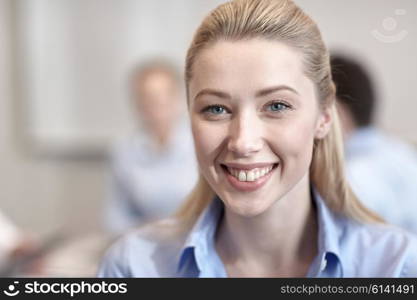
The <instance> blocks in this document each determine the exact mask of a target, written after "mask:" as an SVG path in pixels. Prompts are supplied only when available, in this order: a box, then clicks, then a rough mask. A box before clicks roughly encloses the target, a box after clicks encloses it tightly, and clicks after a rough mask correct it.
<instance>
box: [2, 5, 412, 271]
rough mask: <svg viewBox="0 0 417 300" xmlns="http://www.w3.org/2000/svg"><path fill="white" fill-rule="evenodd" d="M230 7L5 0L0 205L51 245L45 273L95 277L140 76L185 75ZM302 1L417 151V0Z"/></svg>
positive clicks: (380, 112) (380, 122) (389, 126)
mask: <svg viewBox="0 0 417 300" xmlns="http://www.w3.org/2000/svg"><path fill="white" fill-rule="evenodd" d="M223 2H225V1H217V0H175V1H170V0H154V1H144V0H0V170H1V172H0V187H1V188H0V209H1V211H2V213H3V214H4V215H5V216H7V218H8V219H9V222H10V223H12V224H14V225H15V226H16V228H19V229H20V230H21V231H24V232H27V233H28V234H29V235H30V236H31V237H30V239H31V240H34V241H36V242H33V243H34V244H35V245H38V246H39V245H40V244H41V245H46V246H44V247H41V249H40V252H42V251H43V252H47V253H48V255H47V257H46V258H45V259H44V260H43V262H42V264H43V271H42V275H44V276H94V272H95V268H96V265H97V261H98V259H99V257H100V255H101V254H102V252H103V251H104V249H105V248H106V246H107V245H108V244H109V243H110V242H111V240H112V237H113V236H112V235H111V234H109V233H108V231H107V229H106V227H105V225H104V222H103V215H104V209H105V208H104V207H105V201H106V200H105V199H106V197H107V191H108V177H109V173H110V172H111V171H110V170H111V167H110V165H111V163H110V155H109V151H110V150H109V149H111V147H112V145H113V144H114V143H115V141H117V140H119V139H122V138H124V137H126V136H128V135H129V133H130V132H132V131H133V130H134V128H135V126H136V121H135V119H136V118H137V116H136V114H135V108H134V105H133V104H132V101H130V100H129V98H130V97H131V95H130V88H129V74H130V72H131V70H132V68H133V67H134V66H135V65H137V64H138V63H139V64H140V63H141V62H145V61H147V60H149V59H153V58H155V57H164V58H165V59H167V60H169V61H171V62H172V64H173V65H174V66H175V67H176V68H177V69H178V70H179V72H181V71H182V69H183V66H184V58H185V53H186V50H187V47H188V45H189V43H190V41H191V38H192V35H193V32H194V31H195V29H196V28H197V26H198V24H199V23H200V22H201V20H202V18H203V17H204V16H205V15H206V14H207V13H208V12H209V11H210V10H211V9H213V8H215V7H216V6H217V5H218V4H220V3H223ZM295 2H296V3H297V4H298V5H299V6H301V7H302V8H303V9H304V10H305V11H306V12H307V13H308V14H310V16H311V17H312V18H313V19H314V20H315V21H316V22H317V23H318V25H319V27H320V29H321V31H322V34H323V37H324V39H325V41H326V42H327V45H328V46H329V48H330V49H332V50H333V51H337V52H338V53H342V54H346V55H349V56H350V57H354V58H356V59H358V60H360V61H361V63H362V64H363V65H364V66H365V67H366V68H367V69H368V71H369V72H370V73H371V74H372V76H373V78H374V83H375V88H376V92H377V98H378V105H377V111H376V113H375V123H376V125H377V126H378V127H380V128H382V129H383V130H385V131H386V132H388V133H389V134H392V135H394V136H396V137H398V138H400V139H402V140H403V141H406V142H407V143H409V144H411V145H413V146H414V147H416V146H417V122H416V118H415V114H416V112H417V100H416V95H414V87H416V86H417V55H416V53H417V32H416V31H417V2H416V1H414V0H389V1H378V0H365V1H350V2H346V1H342V0H314V1H311V0H310V1H309V0H295ZM181 76H182V74H181ZM181 88H182V86H181ZM182 92H183V91H182ZM182 98H184V95H183V94H182ZM183 104H184V105H185V99H183ZM416 201H417V199H416ZM56 237H60V238H56ZM45 241H46V244H44V242H45ZM31 247H33V246H31ZM29 248H30V247H29Z"/></svg>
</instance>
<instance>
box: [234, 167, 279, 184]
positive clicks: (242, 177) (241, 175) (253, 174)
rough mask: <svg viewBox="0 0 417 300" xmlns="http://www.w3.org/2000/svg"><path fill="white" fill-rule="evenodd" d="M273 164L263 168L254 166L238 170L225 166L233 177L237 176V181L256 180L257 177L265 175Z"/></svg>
mask: <svg viewBox="0 0 417 300" xmlns="http://www.w3.org/2000/svg"><path fill="white" fill-rule="evenodd" d="M272 168H273V166H269V167H265V168H255V169H252V170H246V171H243V170H239V169H234V168H229V167H228V168H227V169H228V170H229V172H230V174H232V176H233V177H235V178H237V179H238V180H239V181H256V180H258V178H260V177H262V176H265V175H266V174H268V173H269V172H270V171H271V170H272Z"/></svg>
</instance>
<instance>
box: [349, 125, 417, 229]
mask: <svg viewBox="0 0 417 300" xmlns="http://www.w3.org/2000/svg"><path fill="white" fill-rule="evenodd" d="M346 162H347V163H346V169H347V175H348V180H349V182H350V184H351V186H352V189H353V190H354V191H355V193H356V194H357V195H358V197H359V199H360V200H361V201H362V202H363V204H364V205H365V206H367V207H369V208H370V209H372V210H373V211H375V212H377V213H378V214H379V215H380V216H381V217H383V218H384V219H385V220H386V221H387V222H389V223H392V224H395V225H398V226H401V227H403V228H406V229H407V230H410V231H413V232H414V233H417V153H416V151H415V149H413V148H412V147H411V146H409V145H407V144H405V143H403V142H401V141H399V140H397V139H395V138H393V137H390V136H387V135H385V134H383V133H382V132H380V131H379V130H377V129H376V128H373V127H365V128H361V129H358V130H357V131H355V133H354V134H353V135H352V136H351V137H350V138H349V139H348V141H347V143H346Z"/></svg>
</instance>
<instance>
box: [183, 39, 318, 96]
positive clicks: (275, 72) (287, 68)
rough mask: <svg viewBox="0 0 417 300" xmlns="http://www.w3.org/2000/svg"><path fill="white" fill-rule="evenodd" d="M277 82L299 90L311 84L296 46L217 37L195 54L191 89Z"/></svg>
mask: <svg viewBox="0 0 417 300" xmlns="http://www.w3.org/2000/svg"><path fill="white" fill-rule="evenodd" d="M276 85H286V86H289V87H291V88H293V89H295V90H300V92H302V91H303V90H304V89H307V90H308V89H310V88H311V87H312V85H313V83H312V82H311V81H310V80H309V79H308V78H307V76H306V75H305V74H304V72H303V64H302V56H301V54H300V53H299V52H298V51H297V50H295V49H293V48H291V47H289V46H287V45H285V44H284V43H280V42H276V41H268V40H264V39H251V40H242V41H218V42H216V43H215V44H214V45H212V46H210V47H209V48H207V49H204V50H203V51H201V52H200V53H199V54H198V56H197V58H196V61H195V63H194V66H193V70H192V78H191V81H190V91H191V92H196V91H194V90H195V89H201V88H222V89H226V90H235V89H246V90H248V91H250V90H259V89H262V88H265V87H268V86H276Z"/></svg>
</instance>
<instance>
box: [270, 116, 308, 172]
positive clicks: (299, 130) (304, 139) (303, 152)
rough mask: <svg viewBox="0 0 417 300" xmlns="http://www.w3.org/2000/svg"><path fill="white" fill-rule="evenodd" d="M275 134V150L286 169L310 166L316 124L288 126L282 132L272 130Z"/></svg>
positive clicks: (304, 123) (293, 123)
mask: <svg viewBox="0 0 417 300" xmlns="http://www.w3.org/2000/svg"><path fill="white" fill-rule="evenodd" d="M272 134H274V138H273V139H272V140H273V146H272V147H273V148H274V149H275V152H276V153H277V155H278V156H279V157H280V158H281V159H282V160H283V161H282V164H283V168H284V169H287V168H288V169H294V168H297V169H298V168H302V169H303V170H304V169H306V168H308V167H309V166H310V162H311V155H312V149H313V142H314V122H313V121H309V122H306V121H305V119H304V120H303V121H300V122H292V123H291V124H287V125H286V126H285V128H282V129H281V130H276V129H275V130H271V134H270V136H271V135H272Z"/></svg>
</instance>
